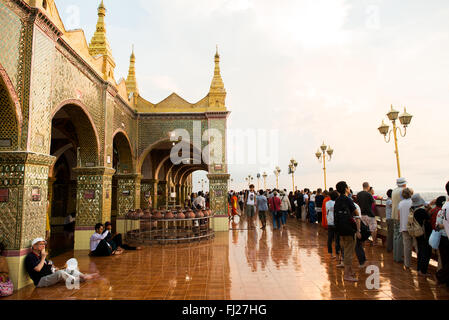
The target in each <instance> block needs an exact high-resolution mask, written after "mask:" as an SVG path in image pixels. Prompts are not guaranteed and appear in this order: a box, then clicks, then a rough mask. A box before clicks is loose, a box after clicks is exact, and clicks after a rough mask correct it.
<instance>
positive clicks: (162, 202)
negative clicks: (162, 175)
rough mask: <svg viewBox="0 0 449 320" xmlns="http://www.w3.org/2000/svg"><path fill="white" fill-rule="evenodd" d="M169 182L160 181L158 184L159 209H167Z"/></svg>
mask: <svg viewBox="0 0 449 320" xmlns="http://www.w3.org/2000/svg"><path fill="white" fill-rule="evenodd" d="M167 192H168V190H167V181H159V182H158V184H157V207H159V208H167V205H168V197H167Z"/></svg>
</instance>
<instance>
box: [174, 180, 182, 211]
mask: <svg viewBox="0 0 449 320" xmlns="http://www.w3.org/2000/svg"><path fill="white" fill-rule="evenodd" d="M175 192H176V205H177V206H180V205H182V195H181V185H180V184H177V185H176V187H175Z"/></svg>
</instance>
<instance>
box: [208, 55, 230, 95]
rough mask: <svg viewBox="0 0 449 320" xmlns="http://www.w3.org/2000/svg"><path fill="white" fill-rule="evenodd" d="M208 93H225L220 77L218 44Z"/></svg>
mask: <svg viewBox="0 0 449 320" xmlns="http://www.w3.org/2000/svg"><path fill="white" fill-rule="evenodd" d="M210 93H226V90H225V87H224V83H223V79H222V78H221V72H220V55H219V54H218V46H217V53H216V54H215V70H214V78H213V79H212V84H211V86H210Z"/></svg>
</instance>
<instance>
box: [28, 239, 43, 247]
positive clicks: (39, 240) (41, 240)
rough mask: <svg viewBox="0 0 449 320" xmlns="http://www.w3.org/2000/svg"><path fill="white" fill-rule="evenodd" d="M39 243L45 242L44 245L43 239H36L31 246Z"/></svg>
mask: <svg viewBox="0 0 449 320" xmlns="http://www.w3.org/2000/svg"><path fill="white" fill-rule="evenodd" d="M39 242H45V244H47V241H45V240H44V239H43V238H36V239H34V240H33V241H32V242H31V246H34V245H35V244H36V243H39Z"/></svg>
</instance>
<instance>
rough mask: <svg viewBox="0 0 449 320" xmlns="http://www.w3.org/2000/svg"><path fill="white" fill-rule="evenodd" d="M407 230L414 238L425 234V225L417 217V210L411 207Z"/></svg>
mask: <svg viewBox="0 0 449 320" xmlns="http://www.w3.org/2000/svg"><path fill="white" fill-rule="evenodd" d="M407 231H408V234H409V235H410V236H412V237H414V238H418V237H421V236H422V235H424V229H423V227H422V226H421V225H420V224H419V223H418V221H416V219H415V210H413V209H411V208H410V213H409V215H408V222H407Z"/></svg>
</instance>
